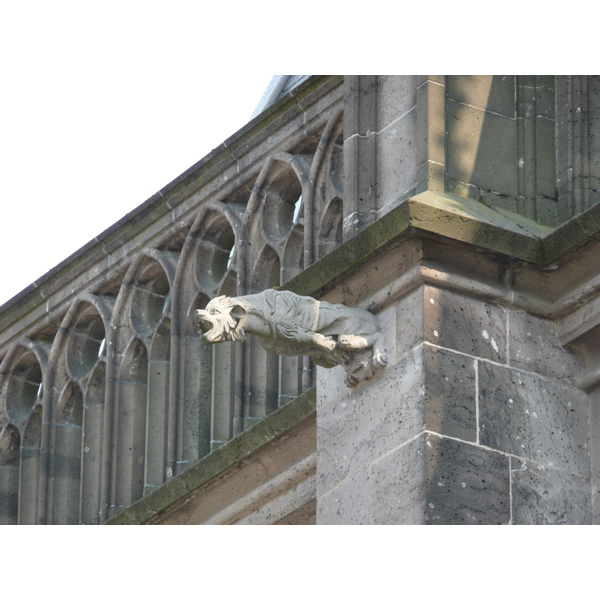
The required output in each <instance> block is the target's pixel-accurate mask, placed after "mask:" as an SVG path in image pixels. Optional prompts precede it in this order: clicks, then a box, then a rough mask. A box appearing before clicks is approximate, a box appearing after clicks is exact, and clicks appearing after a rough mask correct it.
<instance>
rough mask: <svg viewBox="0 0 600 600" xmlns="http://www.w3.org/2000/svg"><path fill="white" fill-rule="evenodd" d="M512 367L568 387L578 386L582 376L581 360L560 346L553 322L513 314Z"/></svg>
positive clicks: (510, 321)
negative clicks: (572, 384)
mask: <svg viewBox="0 0 600 600" xmlns="http://www.w3.org/2000/svg"><path fill="white" fill-rule="evenodd" d="M508 319H509V327H510V353H509V360H510V364H511V366H514V367H517V368H520V369H524V370H526V371H533V372H534V373H538V374H539V375H545V376H546V377H551V378H553V379H558V380H561V381H563V382H565V383H575V382H576V381H577V380H578V379H579V376H580V375H581V374H582V367H581V365H580V363H579V359H578V358H577V356H576V355H575V354H574V353H573V352H571V351H569V350H568V349H566V348H564V347H563V346H561V345H560V343H559V342H558V340H557V338H556V330H555V325H554V322H553V321H548V320H547V319H540V318H539V317H535V316H533V315H530V314H527V313H524V312H517V311H510V312H509V313H508Z"/></svg>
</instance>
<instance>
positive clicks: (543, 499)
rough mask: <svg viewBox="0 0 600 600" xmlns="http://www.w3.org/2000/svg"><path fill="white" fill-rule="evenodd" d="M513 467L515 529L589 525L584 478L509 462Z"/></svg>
mask: <svg viewBox="0 0 600 600" xmlns="http://www.w3.org/2000/svg"><path fill="white" fill-rule="evenodd" d="M519 462H520V465H518V463H519ZM512 463H513V464H512V473H511V476H512V502H513V519H512V522H513V524H514V525H589V524H591V522H592V498H591V491H590V482H589V479H588V478H587V477H582V476H581V475H576V474H575V473H571V472H569V471H564V470H562V469H554V468H552V467H548V466H546V465H542V464H536V463H532V462H530V461H525V460H524V461H518V459H512ZM515 463H517V467H518V468H515Z"/></svg>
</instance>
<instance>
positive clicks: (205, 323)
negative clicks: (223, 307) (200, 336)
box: [195, 309, 213, 333]
mask: <svg viewBox="0 0 600 600" xmlns="http://www.w3.org/2000/svg"><path fill="white" fill-rule="evenodd" d="M195 314H196V325H198V327H200V329H202V331H203V332H204V333H207V332H208V331H210V330H211V329H212V328H213V323H212V321H211V320H210V316H209V315H210V313H209V312H208V311H206V310H202V309H198V310H197V311H196V313H195Z"/></svg>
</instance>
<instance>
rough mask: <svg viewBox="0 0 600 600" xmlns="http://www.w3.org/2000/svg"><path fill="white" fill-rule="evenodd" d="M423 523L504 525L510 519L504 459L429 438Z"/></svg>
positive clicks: (467, 446) (507, 478)
mask: <svg viewBox="0 0 600 600" xmlns="http://www.w3.org/2000/svg"><path fill="white" fill-rule="evenodd" d="M426 451H427V507H426V517H425V520H426V523H428V524H437V525H504V524H507V523H508V522H509V520H510V481H509V464H508V461H509V459H508V457H507V456H504V455H502V454H500V453H498V452H492V451H491V450H488V449H486V448H481V447H479V446H473V445H471V444H464V443H462V442H459V441H457V440H451V439H448V438H440V437H437V436H435V435H429V436H428V438H427V441H426Z"/></svg>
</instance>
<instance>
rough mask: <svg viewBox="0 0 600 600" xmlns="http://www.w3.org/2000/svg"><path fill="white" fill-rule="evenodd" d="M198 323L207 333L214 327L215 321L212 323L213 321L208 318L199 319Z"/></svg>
mask: <svg viewBox="0 0 600 600" xmlns="http://www.w3.org/2000/svg"><path fill="white" fill-rule="evenodd" d="M198 325H199V327H200V329H201V330H202V332H203V333H204V335H206V334H207V333H208V332H209V331H210V330H211V329H212V328H213V327H214V323H212V322H211V321H208V320H206V319H199V320H198Z"/></svg>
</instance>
